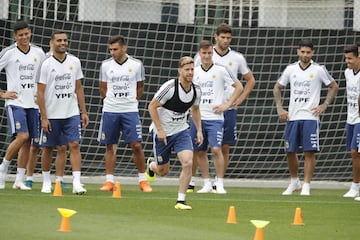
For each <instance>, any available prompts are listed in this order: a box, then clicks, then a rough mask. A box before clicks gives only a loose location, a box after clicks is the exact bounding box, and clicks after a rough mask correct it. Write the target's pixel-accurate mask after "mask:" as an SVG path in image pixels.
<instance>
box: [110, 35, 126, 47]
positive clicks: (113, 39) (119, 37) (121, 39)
mask: <svg viewBox="0 0 360 240" xmlns="http://www.w3.org/2000/svg"><path fill="white" fill-rule="evenodd" d="M114 43H119V44H120V45H121V46H126V41H125V38H124V36H122V35H117V36H111V37H110V39H109V44H114Z"/></svg>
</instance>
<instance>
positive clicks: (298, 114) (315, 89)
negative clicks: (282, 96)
mask: <svg viewBox="0 0 360 240" xmlns="http://www.w3.org/2000/svg"><path fill="white" fill-rule="evenodd" d="M333 81H335V80H334V78H333V77H332V76H331V75H330V74H329V72H328V71H327V69H326V68H325V66H323V65H319V64H317V63H315V62H313V61H311V64H310V65H309V66H308V67H307V68H306V69H302V68H301V67H300V61H298V62H295V63H293V64H290V65H288V66H287V67H286V68H285V70H284V71H283V73H282V75H281V76H280V78H279V79H278V83H279V84H280V85H282V86H284V87H285V86H286V85H288V84H290V102H289V120H290V121H294V120H319V117H318V116H315V115H314V114H313V110H312V109H313V108H315V107H317V106H318V105H319V103H320V95H321V87H322V83H324V84H325V85H326V86H328V85H329V84H330V83H331V82H333Z"/></svg>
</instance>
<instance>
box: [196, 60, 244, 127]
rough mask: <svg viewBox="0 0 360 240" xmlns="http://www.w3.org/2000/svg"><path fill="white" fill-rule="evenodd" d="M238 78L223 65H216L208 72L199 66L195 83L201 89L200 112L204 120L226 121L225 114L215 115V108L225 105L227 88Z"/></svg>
mask: <svg viewBox="0 0 360 240" xmlns="http://www.w3.org/2000/svg"><path fill="white" fill-rule="evenodd" d="M236 81H238V80H237V78H236V77H235V76H234V75H233V74H232V73H231V72H230V71H229V70H228V69H227V68H226V67H225V66H223V65H220V64H218V63H214V64H213V65H212V66H211V67H210V68H209V69H208V70H204V69H203V67H202V66H201V65H200V66H197V67H195V69H194V80H193V82H194V83H196V84H198V85H199V86H200V89H201V100H200V111H201V119H202V120H224V115H223V113H221V114H215V113H214V110H213V108H214V107H216V106H219V105H220V104H223V103H224V101H225V99H224V95H225V86H226V85H228V86H232V85H233V84H234V83H235V82H236Z"/></svg>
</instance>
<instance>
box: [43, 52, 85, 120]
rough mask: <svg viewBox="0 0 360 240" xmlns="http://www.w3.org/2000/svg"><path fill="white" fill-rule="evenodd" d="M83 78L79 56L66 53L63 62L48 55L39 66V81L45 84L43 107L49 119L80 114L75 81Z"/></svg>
mask: <svg viewBox="0 0 360 240" xmlns="http://www.w3.org/2000/svg"><path fill="white" fill-rule="evenodd" d="M82 78H84V74H83V72H82V69H81V63H80V60H79V58H77V57H75V56H74V55H72V54H69V53H68V54H66V58H65V60H64V61H63V62H60V61H59V60H57V59H56V58H55V57H54V56H50V57H48V58H47V59H46V60H45V61H44V62H43V64H42V66H41V71H40V76H39V80H38V82H39V83H42V84H45V85H46V88H45V108H46V114H47V117H48V118H49V119H66V118H70V117H73V116H76V115H79V114H80V111H79V106H78V100H77V95H76V93H75V89H76V81H77V80H80V79H82Z"/></svg>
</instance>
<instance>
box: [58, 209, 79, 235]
mask: <svg viewBox="0 0 360 240" xmlns="http://www.w3.org/2000/svg"><path fill="white" fill-rule="evenodd" d="M57 210H58V211H59V213H60V215H61V224H60V228H59V229H58V231H60V232H70V231H71V230H70V217H71V216H72V215H74V214H75V213H76V211H75V210H71V209H66V208H58V209H57Z"/></svg>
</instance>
